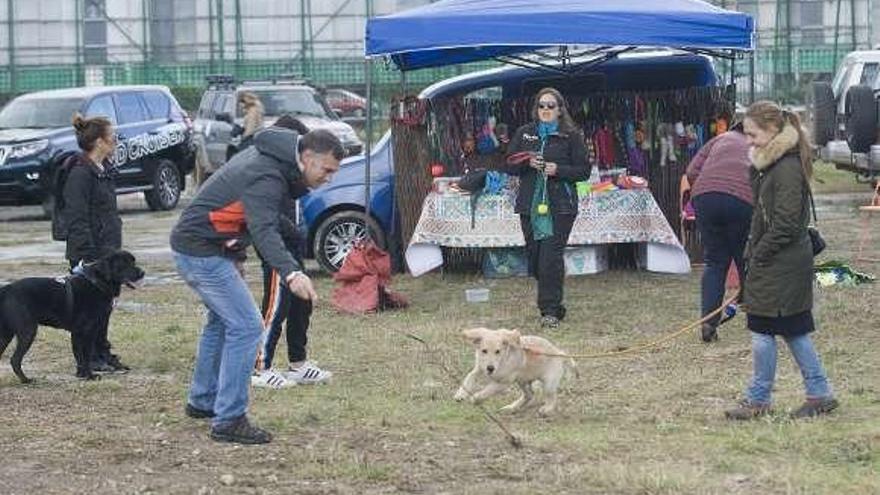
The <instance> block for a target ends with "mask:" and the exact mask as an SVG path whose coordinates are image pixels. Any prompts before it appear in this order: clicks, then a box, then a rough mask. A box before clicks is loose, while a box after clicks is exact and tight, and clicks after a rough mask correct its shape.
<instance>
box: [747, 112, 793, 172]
mask: <svg viewBox="0 0 880 495" xmlns="http://www.w3.org/2000/svg"><path fill="white" fill-rule="evenodd" d="M797 145H798V131H797V129H795V128H794V126H793V125H791V124H789V123H786V124H785V126H783V128H782V131H781V132H780V133H779V134H777V135H776V136H774V137H773V139H771V140H770V142H769V143H767V146H764V147H763V148H752V149H750V150H749V160H751V162H752V165H754V167H755V168H756V169H757V170H764V169H766V168H767V167H769V166H770V165H772V164H774V163H776V162H777V161H779V159H780V158H782V157H783V156H784V155H785V154H786V153H788V152H789V151H791V150H792V149H794V148H796V147H797Z"/></svg>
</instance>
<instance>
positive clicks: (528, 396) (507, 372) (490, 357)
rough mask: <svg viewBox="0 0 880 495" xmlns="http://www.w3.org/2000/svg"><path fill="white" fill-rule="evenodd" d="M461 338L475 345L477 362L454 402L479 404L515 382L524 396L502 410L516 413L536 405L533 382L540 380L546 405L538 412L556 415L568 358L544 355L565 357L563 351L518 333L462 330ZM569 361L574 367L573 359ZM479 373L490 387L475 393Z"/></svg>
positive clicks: (545, 340)
mask: <svg viewBox="0 0 880 495" xmlns="http://www.w3.org/2000/svg"><path fill="white" fill-rule="evenodd" d="M462 335H464V337H465V338H467V339H469V340H470V341H471V342H472V343H473V344H474V349H475V351H476V352H475V355H476V363H475V365H474V369H473V370H471V372H470V373H468V375H467V376H466V377H465V378H464V381H463V382H462V384H461V387H459V389H458V392H456V393H455V400H459V401H460V400H465V399H468V398H470V399H471V400H472V401H473V402H475V403H479V402H482V401H484V400H486V399H487V398H489V397H491V396H493V395H495V394H497V393H499V392H502V391H504V390H505V389H507V388H508V387H510V385H511V384H513V383H516V384H517V385H518V386H519V388H520V390H522V395H521V396H520V397H519V398H518V399H517V400H516V401H514V402H513V403H511V404H508V405H506V406H504V407H503V408H501V410H502V411H517V410H519V409H522V408H523V407H526V406H531V405H535V404H536V403H537V399H536V398H535V395H534V393H533V391H532V383H534V382H536V381H539V382H541V385H542V388H543V399H544V400H543V402H544V403H543V405H542V406H541V408H540V409H538V412H539V413H540V414H550V413H551V412H553V410H554V408H555V407H556V391H557V389H558V388H559V382H560V381H561V380H562V375H563V374H564V373H565V361H566V359H567V358H565V357H559V356H547V355H545V354H565V352H564V351H561V350H559V349H558V348H557V347H556V346H554V345H553V344H552V343H550V341H548V340H547V339H544V338H542V337H536V336H534V335H525V336H522V335H520V333H519V331H517V330H504V329H501V330H489V329H488V328H470V329H467V330H463V331H462ZM568 361H569V362H570V363H571V365H572V366H574V361H573V360H571V359H568ZM480 374H483V375H485V376H486V377H487V378H488V379H489V384H488V385H486V387H485V388H483V389H482V390H480V391H476V389H475V385H476V383H475V382H476V379H477V376H478V375H480Z"/></svg>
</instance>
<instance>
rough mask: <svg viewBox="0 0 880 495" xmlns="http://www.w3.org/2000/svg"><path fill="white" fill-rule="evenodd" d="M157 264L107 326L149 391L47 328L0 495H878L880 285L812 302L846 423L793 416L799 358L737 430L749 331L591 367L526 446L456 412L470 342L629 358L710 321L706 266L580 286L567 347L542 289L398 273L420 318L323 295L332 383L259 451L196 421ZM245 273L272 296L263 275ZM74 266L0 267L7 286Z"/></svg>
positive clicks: (183, 296)
mask: <svg viewBox="0 0 880 495" xmlns="http://www.w3.org/2000/svg"><path fill="white" fill-rule="evenodd" d="M847 208H848V207H845V208H844V209H843V210H841V211H837V212H836V213H834V214H829V215H826V216H825V220H824V221H823V223H822V226H823V232H824V233H825V235H826V237H827V238H828V239H829V240H830V242H829V244H830V247H829V252H828V253H827V254H826V255H825V256H824V258H839V259H849V258H850V257H851V254H852V250H853V247H854V244H855V242H856V238H857V235H858V232H859V226H860V225H861V224H860V223H859V221H858V220H857V218H856V217H855V214H854V213H853V212H852V211H850V209H847ZM877 245H878V244H877V243H876V242H875V243H874V246H877ZM870 251H871V252H870V253H869V254H870V255H872V256H873V257H878V255H880V252H878V251H880V249H878V248H877V247H873V246H872V247H871V248H870ZM145 264H146V268H147V270H148V272H149V275H150V279H149V280H148V283H147V285H146V286H145V287H144V288H143V289H142V290H138V291H128V292H126V293H125V294H124V296H123V298H122V299H123V300H122V303H121V304H120V305H119V307H118V308H117V310H116V312H115V313H114V317H113V321H112V327H111V339H112V341H113V342H114V344H115V345H116V349H117V352H118V353H119V354H121V355H122V356H123V358H124V360H125V361H127V362H129V363H130V364H131V365H132V366H133V367H134V371H133V372H132V373H130V374H128V375H124V376H112V377H106V378H105V379H103V380H101V381H97V382H82V381H78V380H76V379H75V378H74V377H73V359H72V356H71V354H70V344H69V338H68V336H67V335H66V334H64V333H63V332H61V331H57V330H52V329H45V330H41V333H40V334H39V335H38V338H37V342H36V344H35V345H34V348H33V349H32V351H31V352H30V354H29V355H28V356H27V358H26V360H25V371H26V372H28V373H29V374H30V375H31V376H32V377H34V378H36V379H37V381H36V383H35V384H33V385H28V386H24V385H20V384H19V383H18V382H17V380H16V379H15V377H14V375H13V374H12V372H11V369H10V368H9V366H8V364H6V360H4V362H3V364H2V365H0V414H2V418H3V421H2V422H0V456H2V459H3V461H2V464H0V493H4V494H13V493H21V494H24V493H95V494H98V493H108V494H109V493H187V494H188V493H194V494H195V493H199V494H207V493H218V494H219V493H224V494H225V493H228V494H239V493H310V494H319V493H321V494H323V493H360V494H373V493H456V494H457V493H479V494H487V493H504V494H520V493H522V494H526V493H538V492H541V493H596V494H606V493H611V494H679V493H683V494H684V493H686V494H693V493H701V494H702V493H743V494H752V493H762V494H763V493H792V494H821V493H828V494H838V493H846V494H876V493H880V420H878V417H880V381H878V376H880V350H878V346H877V328H878V327H877V314H878V313H877V307H878V303H880V297H878V291H877V287H876V286H874V285H864V286H860V287H852V288H841V287H834V288H829V289H823V290H822V291H821V292H820V293H819V294H818V296H817V299H818V320H819V322H820V323H819V325H820V330H819V332H818V333H817V334H815V339H816V342H817V347H818V349H819V352H820V353H821V355H822V357H823V359H824V362H825V365H826V367H827V370H828V373H829V377H830V379H831V381H832V384H833V386H834V388H835V390H836V392H837V394H838V396H839V398H840V399H841V402H842V407H841V408H840V409H839V411H837V412H835V413H834V414H833V415H831V416H830V417H827V418H823V419H818V420H808V421H797V422H795V421H792V420H789V419H788V417H787V413H788V412H789V411H790V410H791V409H793V408H794V407H797V406H798V405H799V403H800V401H801V400H802V388H801V387H802V386H801V381H800V376H799V374H798V372H797V368H796V366H795V364H794V363H793V362H792V360H791V358H790V356H789V355H788V353H787V351H785V350H784V347H783V348H782V349H783V350H782V352H781V353H780V365H779V369H778V381H777V387H776V392H775V400H776V404H775V412H774V414H772V415H771V416H769V417H768V418H765V419H762V420H760V421H756V422H752V423H745V424H742V423H737V424H733V423H729V422H727V421H725V420H724V419H723V415H722V412H723V410H724V408H725V407H728V406H730V405H732V404H733V403H734V401H735V400H736V399H737V398H738V397H739V395H740V393H741V391H742V389H743V388H744V386H745V384H746V381H747V379H748V377H749V373H750V366H751V359H750V348H749V340H748V334H747V332H746V330H745V328H744V324H743V318H742V317H738V318H737V319H735V320H734V321H733V322H731V323H730V324H728V325H725V326H724V327H722V329H721V337H720V341H719V342H717V343H715V344H712V345H704V344H702V343H701V342H700V341H699V338H698V336H697V333H696V331H695V332H693V333H691V334H688V335H686V336H683V337H682V338H680V339H678V340H676V341H674V342H672V343H670V344H668V345H665V346H663V347H660V348H658V349H655V350H653V351H650V352H646V353H642V354H639V355H637V356H633V357H629V358H618V359H595V360H588V361H581V362H579V364H578V370H579V373H580V377H579V378H575V377H573V376H567V377H566V379H565V380H564V382H563V387H562V392H561V398H560V405H559V409H558V411H557V413H556V414H555V415H554V416H552V417H550V418H539V417H538V416H537V415H536V414H535V413H534V412H533V411H532V412H525V413H521V414H518V415H512V416H511V415H503V414H499V415H498V418H499V419H500V420H501V421H502V422H503V423H504V424H505V426H506V427H507V428H508V429H509V430H510V431H512V432H513V433H514V434H515V435H517V437H518V438H520V439H521V440H522V442H523V445H522V447H521V448H515V447H514V446H513V445H511V443H510V442H509V440H508V439H507V437H506V436H505V435H504V433H503V432H502V431H501V429H499V428H498V427H497V426H496V425H494V424H493V423H491V422H490V421H488V420H487V419H486V417H485V416H484V414H483V412H482V411H481V410H480V409H478V408H476V407H474V406H472V405H470V404H464V403H457V402H454V401H453V400H452V399H451V398H452V395H453V393H454V392H455V389H456V388H457V385H458V380H460V379H461V378H462V377H463V376H464V374H465V373H466V372H467V371H468V370H469V369H470V367H471V365H472V359H473V356H472V351H471V349H470V348H469V345H468V343H467V342H465V341H464V340H463V339H462V338H461V337H460V336H459V332H460V330H461V329H463V328H467V327H470V326H477V325H485V326H489V327H506V328H518V329H520V330H521V331H523V332H524V333H535V334H540V335H544V336H546V337H548V338H550V339H551V340H552V341H554V342H555V343H557V344H558V345H559V346H560V347H562V348H563V349H566V350H567V351H569V352H593V351H599V350H608V349H614V348H617V347H622V346H631V345H633V344H637V343H639V342H645V341H648V340H651V339H652V338H655V337H657V336H659V335H661V334H664V333H667V332H669V331H672V330H675V329H676V328H678V327H679V326H681V325H683V324H684V323H686V322H688V321H691V320H693V319H694V318H695V317H696V313H697V307H698V288H699V275H700V270H699V268H698V269H696V270H695V271H694V273H692V274H690V275H687V276H670V275H656V274H650V273H646V272H634V271H611V272H606V273H602V274H599V275H594V276H588V277H578V278H570V279H568V280H567V286H566V299H567V303H568V306H569V317H568V318H567V320H566V321H565V322H564V324H563V325H562V326H561V327H560V328H559V329H558V330H554V331H542V330H540V329H538V328H537V325H536V323H537V318H536V312H535V309H534V298H535V294H534V284H533V283H532V282H531V281H529V280H525V279H514V280H497V281H487V280H483V279H481V278H480V277H479V276H477V275H470V274H446V275H440V274H431V275H427V276H424V277H421V278H418V279H413V278H411V277H409V276H405V275H401V276H398V277H397V278H396V279H395V283H394V288H396V289H397V290H399V291H401V292H403V293H404V294H406V295H407V296H408V297H409V298H410V300H411V303H412V304H411V307H410V308H409V309H407V310H404V311H397V312H387V313H381V314H375V315H367V316H346V315H341V314H338V313H336V312H335V311H334V310H333V309H332V308H331V306H330V305H329V299H330V295H331V293H332V288H333V282H332V281H331V280H330V279H329V278H326V277H317V284H318V286H319V293H320V294H321V296H322V297H323V301H322V303H321V304H320V305H319V306H318V308H317V310H316V314H315V317H314V319H313V325H312V330H311V333H310V352H311V357H312V358H313V359H315V360H317V361H318V362H319V363H320V365H322V366H325V367H327V368H329V369H331V370H332V371H333V372H334V373H335V377H334V382H333V383H332V384H329V385H326V386H317V387H307V386H300V387H294V388H291V389H285V390H280V391H269V390H263V389H259V390H254V391H253V395H252V399H253V400H252V407H251V414H252V417H253V419H254V421H255V422H256V423H257V424H260V425H262V426H265V427H266V428H268V429H270V430H271V431H272V432H273V433H274V434H275V441H274V442H273V443H271V444H269V445H267V446H257V447H242V446H233V445H227V444H217V443H214V442H212V441H211V440H210V439H208V436H207V433H208V425H207V424H206V423H205V422H202V421H196V420H192V419H189V418H187V417H185V416H184V414H183V406H184V400H185V394H186V390H187V384H188V380H189V376H190V373H191V369H192V363H193V356H194V353H195V345H196V341H197V335H198V331H199V327H200V325H201V322H202V310H201V307H200V304H199V302H198V300H197V299H196V298H195V296H194V295H193V293H192V292H191V291H190V290H189V289H188V288H187V287H186V286H185V285H183V284H182V283H181V282H180V280H179V279H178V278H177V277H176V275H175V273H174V270H173V268H172V266H171V264H170V262H168V261H167V260H163V259H161V258H157V259H150V260H148V261H147V262H146V263H145ZM858 267H859V268H861V269H863V270H867V271H872V270H875V269H876V268H877V266H876V265H859V266H858ZM248 268H249V281H250V282H251V283H252V285H253V288H254V290H255V293H257V294H258V292H259V288H258V285H259V279H258V274H259V267H257V266H256V265H251V266H249V267H248ZM59 269H60V265H59V264H58V263H55V264H52V263H48V264H46V263H44V264H39V263H24V264H23V263H20V262H16V263H12V262H9V263H3V264H2V274H3V277H4V278H6V279H11V278H16V277H19V276H23V275H36V274H52V273H57V271H58V270H59ZM472 287H489V288H490V289H491V301H490V302H489V303H481V304H469V303H466V302H465V301H464V290H465V289H467V288H472ZM407 333H411V334H414V335H417V336H419V337H421V338H423V339H425V340H426V341H427V342H429V343H430V346H431V348H432V351H431V352H428V351H426V350H425V348H424V347H423V346H421V345H420V344H418V343H417V342H415V341H413V340H412V339H409V338H407V337H406V335H405V334H407ZM284 345H285V343H284V342H283V341H282V342H281V343H280V344H279V346H280V347H279V354H280V355H281V356H284V351H283V349H284V347H283V346H284ZM7 358H8V355H7ZM282 360H283V358H282ZM444 367H445V368H448V369H450V370H452V371H453V373H454V375H455V376H453V377H450V376H448V375H447V374H446V373H444V371H443V369H444ZM513 397H514V393H513V391H511V393H509V394H507V395H506V396H503V397H500V398H498V399H495V400H492V401H490V402H489V403H488V404H487V405H488V410H489V411H492V412H493V413H494V411H495V410H497V408H499V407H500V406H502V405H504V404H506V403H508V402H510V400H511V399H512V398H513Z"/></svg>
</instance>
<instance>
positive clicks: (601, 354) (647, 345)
mask: <svg viewBox="0 0 880 495" xmlns="http://www.w3.org/2000/svg"><path fill="white" fill-rule="evenodd" d="M738 297H739V294H734V295H733V296H731V297H730V298H728V299H727V300H726V301H724V302H723V303H721V306H719V307H718V308H716V309H715V310H714V311H712V312H711V313H709V314H707V315H706V316H704V317H702V318H700V319H699V320H696V321H694V322H691V323H689V324H687V325H685V326H684V327H682V328H680V329H678V330H676V331H674V332H672V333H669V334H666V335H664V336H662V337H660V338H658V339H655V340H652V341H650V342H646V343H644V344H641V345H637V346H635V347H629V348H626V349H620V350H616V351H606V352H596V353H591V354H567V353H552V352H541V351H539V350H536V349H526V352H529V353H531V354H536V355H541V356H547V357H562V358H569V359H597V358H605V357H619V356H625V355H628V354H635V353H637V352H640V351H643V350H645V349H650V348H652V347H657V346H658V345H660V344H664V343H666V342H669V341H670V340H673V339H675V338H676V337H678V336H680V335H682V334H684V333H686V332H688V331H690V330H692V329H694V328H696V327H697V326H699V325H702V324H703V323H706V322H707V321H709V320H711V319H712V318H713V317H715V315H718V314H720V313H721V312H722V311H724V308H726V307H727V305H728V304H731V303H733V302H734V301H736V300H737V298H738Z"/></svg>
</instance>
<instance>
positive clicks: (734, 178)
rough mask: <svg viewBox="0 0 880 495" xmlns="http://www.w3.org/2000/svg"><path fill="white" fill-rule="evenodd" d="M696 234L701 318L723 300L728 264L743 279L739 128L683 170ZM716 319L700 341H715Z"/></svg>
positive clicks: (747, 200) (742, 140) (743, 168)
mask: <svg viewBox="0 0 880 495" xmlns="http://www.w3.org/2000/svg"><path fill="white" fill-rule="evenodd" d="M687 177H688V181H689V182H690V183H691V187H692V189H691V191H692V192H691V197H692V198H693V203H694V210H695V211H696V215H697V230H698V231H699V232H700V240H701V241H702V243H703V258H704V259H705V261H706V268H705V270H704V271H703V280H702V297H701V306H702V314H703V315H706V314H709V313H711V312H712V311H713V310H714V309H716V308H717V307H718V306H720V305H721V303H722V302H723V299H724V283H725V280H726V275H727V268H728V267H729V266H730V262H731V260H733V261H734V262H735V263H736V269H737V271H738V272H739V276H740V280H743V250H744V249H745V246H746V240H747V239H748V236H749V226H750V225H751V219H752V188H751V184H750V182H749V145H748V143H747V142H746V136H745V135H744V134H743V133H742V126H741V125H738V126H734V128H733V129H732V130H730V131H728V132H725V133H723V134H719V135H718V136H716V137H715V138H713V139H712V140H710V141H709V142H708V143H706V144H705V145H704V146H703V148H702V149H700V151H699V152H698V153H697V155H696V156H695V157H694V159H693V160H691V163H690V165H688V168H687ZM718 321H719V316H716V317H714V318H712V319H711V320H709V321H708V322H706V323H704V324H703V328H702V337H703V341H704V342H711V341H713V340H716V339H717V338H718V332H717V328H718Z"/></svg>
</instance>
